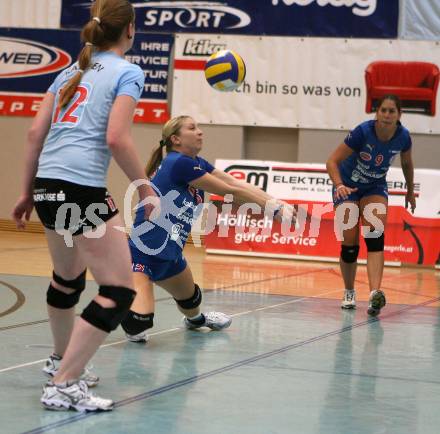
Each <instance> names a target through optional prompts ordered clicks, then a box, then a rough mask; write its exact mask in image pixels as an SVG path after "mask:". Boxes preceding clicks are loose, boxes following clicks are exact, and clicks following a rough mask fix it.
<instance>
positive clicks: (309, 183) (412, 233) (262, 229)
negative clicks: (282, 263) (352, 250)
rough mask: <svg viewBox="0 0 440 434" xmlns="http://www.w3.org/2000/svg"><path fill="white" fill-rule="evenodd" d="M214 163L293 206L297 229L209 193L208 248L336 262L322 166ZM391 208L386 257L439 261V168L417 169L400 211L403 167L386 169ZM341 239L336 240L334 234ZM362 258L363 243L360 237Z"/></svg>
mask: <svg viewBox="0 0 440 434" xmlns="http://www.w3.org/2000/svg"><path fill="white" fill-rule="evenodd" d="M215 166H216V168H218V169H220V170H224V171H225V172H227V173H230V174H231V175H233V176H234V177H236V178H238V179H241V180H245V181H247V182H250V183H252V184H254V185H257V186H258V187H260V188H262V189H263V190H265V191H267V192H268V193H269V194H270V195H272V196H274V197H275V198H277V199H282V200H285V201H287V202H289V203H292V204H295V205H296V206H297V207H298V222H297V226H296V227H292V228H287V229H286V228H282V226H281V225H280V224H279V223H278V222H273V221H272V220H271V219H269V218H267V217H266V216H264V214H263V211H261V212H258V211H257V210H252V211H251V210H250V209H249V206H248V205H242V206H241V207H240V208H238V207H236V206H234V207H232V209H231V205H230V204H228V203H226V202H223V198H221V197H218V196H214V197H211V200H212V202H213V203H214V205H215V206H216V208H217V214H216V225H215V228H214V230H213V231H211V232H210V233H207V234H206V236H205V244H206V251H207V252H208V253H225V254H240V255H254V256H268V257H281V258H292V259H297V258H301V259H315V260H316V259H319V260H330V261H337V260H338V258H339V253H340V242H339V239H340V236H339V234H338V231H337V229H336V226H335V222H334V210H333V203H332V202H331V195H332V182H331V180H330V178H329V176H328V174H327V171H326V168H325V165H323V164H301V163H277V162H272V161H249V160H242V161H240V160H239V161H230V160H217V161H216V164H215ZM387 182H388V191H389V208H388V219H387V226H386V229H385V260H386V261H387V262H388V263H394V264H396V265H399V264H401V263H412V264H420V265H435V264H436V263H440V243H439V240H440V192H439V191H438V189H437V190H436V189H433V188H432V186H433V185H438V183H439V182H440V171H437V170H428V169H420V170H417V169H416V171H415V195H416V200H417V207H416V210H415V213H414V214H411V213H410V212H409V211H408V210H406V209H405V192H406V184H405V179H404V177H403V174H402V170H400V169H398V168H393V167H392V168H390V170H389V172H388V176H387ZM338 237H339V238H338ZM359 257H360V259H365V258H366V248H365V243H364V242H363V241H361V242H360V254H359Z"/></svg>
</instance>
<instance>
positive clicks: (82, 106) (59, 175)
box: [37, 51, 144, 187]
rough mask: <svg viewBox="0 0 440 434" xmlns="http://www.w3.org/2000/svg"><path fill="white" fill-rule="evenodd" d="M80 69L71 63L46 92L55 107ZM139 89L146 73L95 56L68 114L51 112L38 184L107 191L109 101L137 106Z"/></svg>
mask: <svg viewBox="0 0 440 434" xmlns="http://www.w3.org/2000/svg"><path fill="white" fill-rule="evenodd" d="M78 69H79V66H78V63H75V64H74V65H72V66H71V67H70V68H68V69H66V70H64V71H63V72H61V74H59V75H58V77H57V78H56V79H55V81H54V82H53V84H52V85H51V86H50V87H49V90H48V92H50V93H52V94H54V95H55V106H58V104H59V99H60V92H61V90H62V89H63V87H64V86H65V84H66V83H67V82H68V81H69V80H70V79H71V78H72V77H73V76H74V75H75V74H77V72H78ZM143 86H144V73H143V72H142V70H141V69H140V68H139V66H137V65H133V64H131V63H129V62H127V61H126V60H125V59H123V58H122V57H120V56H119V55H118V54H116V53H115V52H113V51H104V52H99V51H95V52H94V53H93V54H92V58H91V65H90V67H89V68H88V69H87V70H86V71H84V73H83V74H82V78H81V83H80V84H79V85H78V87H77V92H76V94H75V97H74V98H73V100H72V102H71V103H70V105H69V108H67V109H64V110H59V109H58V108H56V109H55V113H54V115H53V119H52V125H51V129H50V131H49V134H48V136H47V139H46V142H45V144H44V148H43V152H42V153H41V155H40V160H39V164H38V172H37V178H54V179H63V180H65V181H70V182H74V183H77V184H81V185H88V186H93V187H105V185H106V175H107V169H108V166H109V163H110V159H111V150H110V148H109V147H108V145H107V140H106V131H107V123H108V119H109V116H110V111H111V109H112V107H113V101H114V100H115V98H116V97H118V96H122V95H127V96H130V97H131V98H132V99H133V100H134V101H137V100H138V99H139V97H140V95H141V93H142V89H143ZM85 137H86V138H87V140H85V139H84V138H85Z"/></svg>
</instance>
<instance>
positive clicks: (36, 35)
mask: <svg viewBox="0 0 440 434" xmlns="http://www.w3.org/2000/svg"><path fill="white" fill-rule="evenodd" d="M54 43H55V44H54ZM172 44H173V37H172V35H165V34H164V35H150V34H146V33H138V34H137V35H136V42H135V44H134V46H133V49H132V50H131V51H130V52H129V53H128V54H127V56H126V58H127V60H129V61H130V62H132V63H135V64H137V65H139V66H140V67H141V68H142V69H143V71H144V74H145V78H146V80H145V88H144V92H143V94H142V97H141V100H140V101H139V103H138V106H137V107H136V115H135V121H136V122H150V123H163V122H165V121H166V120H167V119H168V118H169V113H168V104H167V80H168V68H169V59H170V52H171V48H172ZM80 49H81V43H80V34H79V31H74V30H48V29H46V30H35V29H0V115H3V116H34V115H35V113H36V112H37V110H38V108H39V105H40V102H41V100H42V98H43V96H44V94H45V93H46V91H47V89H48V88H49V86H50V85H51V83H52V82H53V80H54V79H55V77H56V76H57V75H58V74H59V73H60V72H61V71H62V70H63V69H64V68H66V67H68V66H69V65H71V64H72V63H73V62H75V61H76V58H77V56H78V53H79V51H80Z"/></svg>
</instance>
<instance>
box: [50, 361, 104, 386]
mask: <svg viewBox="0 0 440 434" xmlns="http://www.w3.org/2000/svg"><path fill="white" fill-rule="evenodd" d="M60 364H61V357H60V356H58V355H57V354H52V355H51V356H49V358H48V359H47V360H46V364H45V365H44V368H43V372H44V373H45V374H46V376H48V377H49V378H52V377H55V375H56V373H57V372H58V369H59V367H60ZM79 379H80V380H83V381H85V382H86V384H87V386H88V387H95V386H96V385H97V384H98V382H99V377H98V376H97V375H95V374H94V373H93V372H91V371H90V370H89V369H88V368H87V367H86V368H84V371H83V373H82V375H81V377H79Z"/></svg>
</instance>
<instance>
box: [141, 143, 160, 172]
mask: <svg viewBox="0 0 440 434" xmlns="http://www.w3.org/2000/svg"><path fill="white" fill-rule="evenodd" d="M162 147H163V146H162V145H159V147H158V148H156V149H155V150H154V151H153V153H152V154H151V157H150V159H149V160H148V163H147V166H146V167H145V175H146V176H147V178H150V179H151V178H152V177H153V175H154V173H155V172H156V170H157V169H158V168H159V166H160V165H161V163H162V160H163V154H162Z"/></svg>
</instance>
